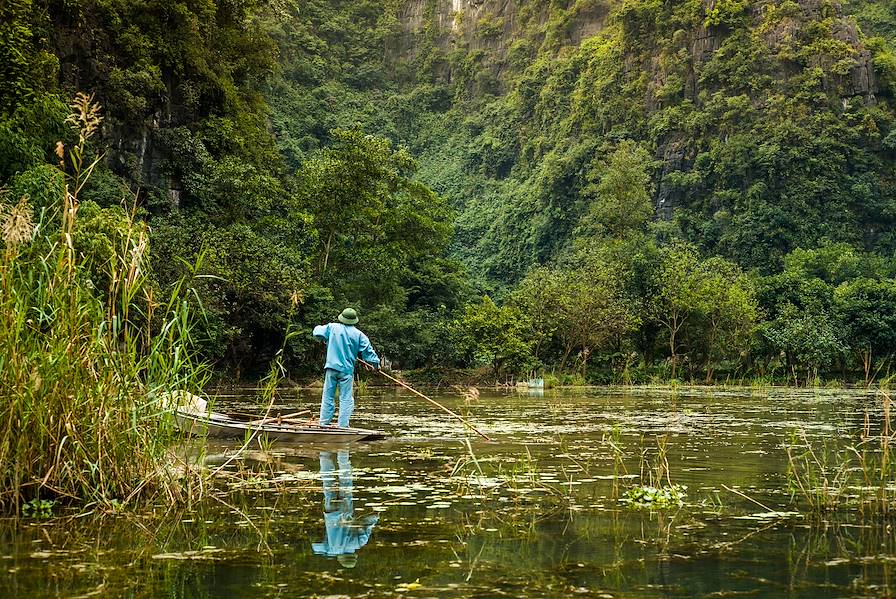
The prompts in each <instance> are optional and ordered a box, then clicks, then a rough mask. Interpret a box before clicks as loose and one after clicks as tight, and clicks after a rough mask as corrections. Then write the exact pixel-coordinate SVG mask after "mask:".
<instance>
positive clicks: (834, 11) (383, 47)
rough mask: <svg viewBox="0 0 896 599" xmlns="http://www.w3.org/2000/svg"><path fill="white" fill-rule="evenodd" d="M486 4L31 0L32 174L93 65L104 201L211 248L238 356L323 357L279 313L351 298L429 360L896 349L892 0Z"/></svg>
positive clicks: (714, 356) (17, 162) (17, 40)
mask: <svg viewBox="0 0 896 599" xmlns="http://www.w3.org/2000/svg"><path fill="white" fill-rule="evenodd" d="M461 4H462V6H461V10H460V11H458V12H457V14H451V15H446V14H444V10H443V9H444V7H442V6H441V4H439V3H435V2H410V1H399V0H390V1H389V2H343V1H337V2H318V1H307V2H306V1H293V0H285V1H283V0H277V1H273V0H270V1H264V0H262V1H258V2H243V3H220V2H214V1H208V2H200V3H193V2H182V1H175V0H172V1H170V2H162V3H158V2H156V3H145V2H119V1H116V0H102V1H100V2H85V1H80V0H78V1H72V2H66V3H58V2H56V1H55V0H13V1H12V2H9V3H7V4H5V5H4V7H2V8H0V16H2V25H0V32H2V35H0V58H2V59H3V60H2V61H0V62H2V64H3V65H4V66H3V67H2V69H3V70H2V75H3V81H4V83H5V85H4V86H3V88H2V89H0V112H2V115H0V185H3V186H5V187H7V188H8V190H9V191H8V195H7V203H9V204H10V205H13V204H16V203H17V202H18V201H19V199H20V198H22V197H25V196H27V197H28V198H29V200H28V201H29V202H30V205H32V206H37V202H38V199H39V198H41V197H49V196H50V195H52V193H53V192H52V191H51V190H52V189H53V185H55V184H56V183H54V177H55V176H56V175H51V174H50V173H51V171H52V168H51V167H50V166H48V165H51V164H55V162H56V161H57V160H58V158H57V157H56V155H55V154H54V148H56V147H57V146H56V143H57V141H62V142H63V144H64V145H65V147H71V143H72V140H71V139H70V137H71V132H70V131H67V129H66V127H65V126H64V125H63V120H64V118H65V113H66V103H67V102H66V100H65V98H67V97H70V96H71V95H72V94H73V93H74V91H76V90H78V89H85V90H88V91H89V92H93V93H95V94H96V97H97V98H98V99H99V100H100V101H101V102H102V103H103V104H104V106H105V107H106V120H105V121H104V122H103V125H102V127H101V128H100V129H99V130H98V131H97V134H96V136H95V137H94V138H93V139H92V141H91V144H89V147H88V149H87V150H86V152H87V154H86V155H85V156H84V157H83V159H84V160H85V161H86V162H87V164H92V161H93V160H94V159H95V157H98V156H101V157H102V159H101V160H100V161H99V162H97V163H96V166H95V169H94V170H93V172H92V174H91V176H90V177H89V179H87V180H86V182H84V184H83V185H82V186H81V188H80V189H79V190H78V193H77V196H78V197H79V199H80V201H81V202H82V204H83V205H84V206H85V208H83V209H82V214H84V215H86V216H85V221H86V220H92V221H96V222H97V223H99V222H103V221H104V220H108V218H109V217H108V216H107V215H109V214H113V213H114V214H121V215H125V216H127V218H128V219H130V220H133V223H134V226H139V227H143V228H144V229H143V230H144V231H145V235H146V237H147V239H148V242H149V244H150V247H151V251H150V252H148V254H147V257H146V258H145V260H147V261H148V265H149V267H148V268H147V269H146V273H147V274H146V276H147V277H148V281H147V285H149V286H150V287H152V288H154V289H158V290H160V292H161V290H166V289H171V288H172V287H173V286H175V285H176V284H177V282H178V281H180V280H182V279H183V278H184V277H191V278H192V280H193V284H192V287H191V289H192V291H191V293H189V294H183V293H182V294H181V297H182V298H183V299H185V301H186V302H187V305H188V308H189V314H190V316H189V317H188V320H189V323H188V325H189V327H190V328H191V330H192V331H193V339H194V342H195V344H194V345H193V346H192V347H193V349H195V350H196V351H197V352H198V354H199V357H201V358H202V359H203V360H205V361H206V362H208V363H209V364H211V365H212V366H213V368H214V369H215V371H216V372H217V373H218V374H219V376H220V377H222V378H226V379H230V378H237V379H249V380H252V379H256V378H258V377H259V376H262V375H263V374H264V373H265V372H266V371H267V367H268V365H269V363H270V362H271V360H272V359H273V358H274V356H275V355H277V352H279V351H280V350H281V348H284V350H283V354H282V360H283V365H284V367H285V368H286V369H287V370H288V372H289V374H290V375H291V376H292V377H294V378H297V379H301V378H303V377H307V376H312V375H313V374H314V373H315V372H316V370H317V367H318V365H319V363H320V360H321V351H322V349H321V347H320V346H319V345H318V344H315V343H314V342H313V340H312V339H311V338H310V336H309V335H295V336H291V337H290V339H289V340H288V341H287V340H286V335H287V333H286V332H287V330H308V329H310V327H311V326H312V325H313V324H317V323H319V322H323V321H326V320H330V319H332V318H333V316H334V315H335V314H337V313H338V312H339V311H340V310H341V308H342V307H344V306H345V305H353V306H355V307H357V308H358V309H359V310H360V311H361V313H362V318H363V328H364V330H365V332H367V333H368V335H369V336H370V337H371V339H372V340H373V341H374V345H375V346H376V347H377V348H378V349H379V350H380V351H381V352H383V353H385V354H386V355H387V357H388V358H389V359H390V360H391V361H392V362H393V363H394V364H395V365H396V366H397V367H400V368H402V369H417V370H418V371H419V372H420V375H419V376H421V377H426V376H429V377H435V378H438V377H439V376H440V373H448V372H456V371H462V372H464V373H469V374H465V377H468V378H469V380H475V381H479V382H490V383H494V382H496V381H497V382H501V383H504V382H512V381H514V380H517V379H519V378H528V377H529V376H532V374H535V375H536V376H537V377H542V378H548V379H554V380H556V381H561V382H562V381H571V382H588V383H621V384H629V383H652V382H660V381H688V382H694V383H713V382H726V381H728V382H734V381H737V382H751V381H759V382H767V383H772V382H774V383H787V384H797V385H813V384H823V383H825V382H826V381H830V380H832V379H835V380H837V381H844V382H858V383H864V384H871V383H873V382H874V381H876V380H878V379H880V378H881V376H882V375H884V374H886V373H887V372H888V371H889V370H890V369H891V366H892V353H893V348H894V347H896V262H894V260H893V257H892V256H893V250H894V248H896V245H894V237H893V226H894V220H893V214H894V213H896V212H894V195H893V189H894V188H893V177H892V173H893V166H894V161H896V154H894V153H893V148H894V147H896V146H894V140H893V139H892V138H893V134H892V131H893V124H894V123H896V111H894V108H893V99H894V98H893V93H894V91H893V82H894V76H896V75H894V73H896V70H894V66H893V65H894V64H896V59H894V53H893V48H892V40H891V39H890V37H891V35H890V34H891V33H892V31H894V30H896V14H894V13H893V11H892V10H890V9H889V8H881V7H880V6H878V5H877V4H876V3H873V2H865V1H860V0H856V1H853V2H849V3H843V4H838V3H818V2H814V1H811V0H799V1H797V2H784V3H780V5H778V4H775V3H772V4H768V3H758V2H755V3H754V2H733V3H732V2H728V3H724V2H723V3H717V4H716V5H714V7H713V9H712V10H711V11H709V12H707V8H706V7H705V3H701V2H683V3H672V4H668V3H667V4H663V3H658V2H652V1H646V0H638V1H636V2H628V1H627V2H616V1H609V0H608V1H598V0H576V1H573V0H568V1H561V2H554V3H552V4H551V5H550V6H549V7H543V6H542V5H541V4H540V3H535V2H529V1H527V0H518V1H516V2H512V3H510V4H508V5H506V6H503V8H502V6H500V5H499V3H494V2H488V1H487V2H484V3H478V4H475V5H472V4H471V5H468V4H467V3H461ZM502 11H511V12H510V13H507V14H504V13H503V12H502ZM511 13H512V14H511ZM85 40H92V41H91V42H90V43H88V42H87V41H85ZM130 190H136V192H137V200H136V202H133V201H132V198H133V195H132V193H131V191H130ZM122 205H124V206H125V208H124V209H123V210H124V211H123V212H117V211H120V210H122V208H121V206H122ZM11 209H12V208H10V210H11ZM128 215H129V216H128ZM125 216H122V218H124V217H125ZM88 217H89V218H88ZM35 218H38V217H35ZM122 226H123V225H122ZM129 226H130V225H129ZM91 251H93V250H91ZM194 265H198V267H194ZM98 276H99V275H98ZM103 276H105V275H103ZM95 282H96V281H95ZM105 282H106V281H105V280H104V279H103V283H104V284H105ZM284 344H285V347H284Z"/></svg>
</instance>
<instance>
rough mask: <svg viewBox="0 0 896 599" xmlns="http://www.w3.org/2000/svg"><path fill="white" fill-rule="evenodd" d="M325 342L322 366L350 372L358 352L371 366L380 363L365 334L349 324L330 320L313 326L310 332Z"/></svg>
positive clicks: (353, 370)
mask: <svg viewBox="0 0 896 599" xmlns="http://www.w3.org/2000/svg"><path fill="white" fill-rule="evenodd" d="M312 334H313V335H314V336H315V337H317V338H318V339H322V340H323V341H324V343H326V344H327V363H326V364H325V365H324V368H332V369H333V370H338V371H339V372H344V373H346V374H352V373H353V372H355V358H357V357H358V354H359V353H360V354H361V357H362V358H364V359H365V360H366V361H367V362H369V363H370V364H372V365H373V366H379V365H380V358H379V356H377V355H376V352H375V351H373V346H372V345H370V339H368V338H367V335H365V334H364V333H362V332H361V331H359V330H358V329H357V328H355V327H353V326H351V325H345V324H342V323H341V322H331V323H330V324H322V325H319V326H316V327H314V332H313V333H312Z"/></svg>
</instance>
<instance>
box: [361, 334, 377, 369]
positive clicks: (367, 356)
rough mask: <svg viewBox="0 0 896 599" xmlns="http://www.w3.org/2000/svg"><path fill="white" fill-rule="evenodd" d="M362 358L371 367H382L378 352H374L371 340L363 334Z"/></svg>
mask: <svg viewBox="0 0 896 599" xmlns="http://www.w3.org/2000/svg"><path fill="white" fill-rule="evenodd" d="M360 349H361V357H362V358H364V360H365V361H367V362H368V363H369V364H370V365H371V366H375V367H377V368H379V366H380V357H379V356H378V355H376V352H375V351H373V346H372V345H370V339H368V338H367V335H365V334H364V333H361V347H360Z"/></svg>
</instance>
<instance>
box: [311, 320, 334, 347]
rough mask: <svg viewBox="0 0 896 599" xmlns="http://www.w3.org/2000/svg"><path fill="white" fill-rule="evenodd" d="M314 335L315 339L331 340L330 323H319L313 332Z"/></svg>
mask: <svg viewBox="0 0 896 599" xmlns="http://www.w3.org/2000/svg"><path fill="white" fill-rule="evenodd" d="M311 334H312V335H314V338H315V339H320V340H321V341H323V342H324V343H326V342H327V341H329V340H330V325H328V324H319V325H317V326H316V327H314V330H313V331H312V332H311Z"/></svg>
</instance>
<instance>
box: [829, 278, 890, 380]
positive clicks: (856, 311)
mask: <svg viewBox="0 0 896 599" xmlns="http://www.w3.org/2000/svg"><path fill="white" fill-rule="evenodd" d="M834 311H835V314H836V318H837V321H838V322H839V323H842V326H843V328H844V337H845V338H846V339H848V340H849V344H850V346H851V347H852V348H853V349H854V350H855V351H856V352H857V353H858V355H859V358H860V359H861V363H862V368H863V370H864V373H865V381H866V382H869V381H870V378H871V369H872V364H873V360H874V358H875V357H877V358H878V359H880V360H883V359H885V358H887V357H890V356H892V355H893V352H894V351H896V281H893V280H892V279H890V280H886V281H876V280H873V279H865V278H859V279H854V280H852V281H849V282H845V283H843V284H841V285H839V286H838V287H837V288H836V289H835V290H834Z"/></svg>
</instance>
